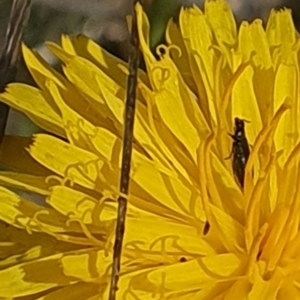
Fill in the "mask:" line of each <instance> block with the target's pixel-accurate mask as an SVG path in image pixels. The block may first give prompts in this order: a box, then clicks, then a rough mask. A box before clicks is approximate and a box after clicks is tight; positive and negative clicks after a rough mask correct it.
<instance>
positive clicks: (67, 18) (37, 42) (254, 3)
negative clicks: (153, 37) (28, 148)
mask: <svg viewBox="0 0 300 300" xmlns="http://www.w3.org/2000/svg"><path fill="white" fill-rule="evenodd" d="M141 2H143V5H144V7H145V8H146V9H147V12H148V14H149V18H150V20H151V22H152V23H153V24H154V26H153V31H155V30H157V31H158V32H159V31H161V32H163V27H164V24H165V23H166V20H167V19H169V18H170V17H171V16H172V15H175V14H176V13H177V12H178V9H179V7H180V6H181V5H186V6H189V5H192V4H193V3H195V4H197V5H199V6H200V7H202V5H203V0H194V1H193V0H143V1H141ZM131 3H132V1H131V0H85V1H83V0H32V9H31V14H30V18H29V21H28V23H27V26H26V28H25V34H24V41H25V43H26V44H27V45H28V46H30V47H32V48H34V49H35V50H37V51H38V52H39V53H40V54H41V55H42V56H43V57H44V58H45V59H46V60H47V61H48V62H49V63H50V64H52V65H55V63H56V61H55V59H54V57H53V56H51V54H50V53H49V52H48V51H47V49H46V47H45V46H44V42H45V41H47V40H51V41H55V42H59V39H60V36H61V34H62V33H64V34H72V35H77V34H79V33H82V34H85V35H86V36H88V37H90V38H92V39H94V40H96V41H97V42H98V43H99V44H101V45H102V46H103V47H104V48H106V49H107V50H108V51H110V52H111V53H113V54H114V55H116V56H118V57H120V58H122V59H124V60H126V59H127V55H128V32H127V25H126V16H127V15H128V14H129V13H130V10H131V7H130V6H131ZM228 3H229V4H230V5H231V7H232V9H233V11H234V13H235V16H236V19H237V21H238V22H240V21H241V20H248V21H252V20H254V19H255V18H262V19H264V20H266V19H267V17H268V14H269V11H270V9H271V8H272V7H283V6H286V7H289V8H292V10H293V17H294V21H295V25H296V27H297V28H298V29H299V28H300V0H264V1H262V0H228ZM11 4H12V0H0V53H1V49H2V48H1V47H2V45H3V39H4V35H5V31H6V25H7V21H8V18H9V12H10V8H11ZM160 34H161V33H160V32H159V33H158V36H159V35H160ZM156 43H157V41H156ZM16 81H21V82H26V83H32V84H33V82H32V81H31V79H30V76H29V74H28V73H27V72H26V68H25V66H24V63H23V64H22V61H21V63H20V66H19V72H18V75H17V78H16ZM35 131H38V128H35V127H34V126H33V125H32V124H31V123H30V122H29V121H28V120H27V119H26V118H25V117H24V116H22V115H21V114H18V113H15V112H12V113H11V114H10V118H9V122H8V125H7V133H8V134H17V135H30V134H31V133H32V132H35Z"/></svg>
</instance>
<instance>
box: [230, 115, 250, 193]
mask: <svg viewBox="0 0 300 300" xmlns="http://www.w3.org/2000/svg"><path fill="white" fill-rule="evenodd" d="M234 124H235V127H234V134H230V133H229V135H230V136H231V137H232V139H233V144H232V150H231V154H230V156H229V157H233V159H232V170H233V173H234V175H235V176H236V178H237V180H238V182H239V183H240V185H241V187H242V188H243V187H244V178H245V167H246V163H247V161H248V158H249V154H250V149H249V145H248V141H247V138H246V135H245V121H244V120H241V119H239V118H235V119H234Z"/></svg>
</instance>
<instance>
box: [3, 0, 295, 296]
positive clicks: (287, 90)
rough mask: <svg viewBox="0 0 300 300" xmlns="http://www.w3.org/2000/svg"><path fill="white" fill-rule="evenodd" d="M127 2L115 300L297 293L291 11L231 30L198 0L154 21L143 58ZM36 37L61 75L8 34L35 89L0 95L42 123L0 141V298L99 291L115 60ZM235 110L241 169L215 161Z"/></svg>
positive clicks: (104, 258)
mask: <svg viewBox="0 0 300 300" xmlns="http://www.w3.org/2000/svg"><path fill="white" fill-rule="evenodd" d="M136 10H137V14H138V26H139V37H140V43H141V51H142V54H143V57H144V60H145V65H146V71H145V72H144V71H143V70H140V71H139V78H138V103H137V110H136V122H135V132H134V138H135V139H134V145H133V158H132V171H131V188H130V195H129V196H128V201H129V209H128V214H127V221H126V232H125V240H124V249H123V253H122V265H121V277H120V281H119V291H118V294H117V295H118V299H179V300H180V299H185V300H186V299H189V300H191V299H197V300H198V299H204V300H218V299H220V300H221V299H225V300H227V299H228V300H229V299H249V300H257V299H260V300H264V299H265V300H271V299H277V300H283V299H298V298H299V288H300V277H299V274H300V267H299V261H300V254H299V247H300V246H299V245H300V232H299V220H300V209H299V205H300V201H299V198H300V185H299V182H300V173H299V167H298V166H299V158H300V144H299V128H300V126H299V118H298V117H297V116H298V110H299V91H298V88H297V87H298V85H299V62H298V57H299V53H300V52H299V45H300V44H299V36H298V33H297V32H296V31H295V29H294V25H293V22H292V19H291V14H290V11H289V10H287V9H282V10H273V11H271V13H270V16H269V19H268V22H267V25H266V28H264V27H263V25H262V21H261V20H256V21H254V22H253V23H251V24H249V23H247V22H243V23H242V24H241V25H240V28H239V29H237V25H236V23H235V21H234V17H233V15H232V12H231V10H230V8H229V6H228V5H227V4H226V3H225V2H224V1H222V0H215V1H212V0H210V1H206V2H205V7H204V12H202V11H201V10H200V9H198V8H197V7H192V8H187V9H182V10H181V12H180V16H179V24H175V23H174V22H173V21H170V22H169V24H168V27H167V31H166V41H167V45H166V46H160V47H159V48H158V50H157V53H156V54H157V55H155V56H154V55H153V54H152V53H151V51H150V49H149V24H148V20H147V18H146V16H145V14H144V13H143V11H142V8H141V6H140V5H137V7H136ZM48 47H49V49H50V50H51V51H52V52H53V53H54V54H55V55H56V56H57V57H58V58H59V59H60V60H61V61H62V65H63V72H64V76H63V75H61V74H59V73H57V72H56V71H55V70H53V69H52V68H51V67H50V66H48V65H47V64H46V63H45V62H44V61H43V60H42V59H41V58H40V57H39V56H38V54H36V53H34V52H32V51H30V50H29V49H28V48H26V46H23V54H24V58H25V61H26V64H27V66H28V69H29V71H30V72H31V74H32V76H33V78H34V80H35V81H36V83H37V85H38V88H33V87H31V86H27V85H22V84H11V85H9V86H8V88H7V90H6V92H5V93H4V94H2V95H1V101H3V102H5V103H7V104H9V105H10V106H12V107H14V108H16V109H18V110H20V111H22V112H24V113H25V114H26V115H28V116H29V117H30V118H31V119H32V120H33V121H34V122H35V123H36V124H37V125H39V126H40V127H41V128H43V129H44V130H45V131H46V132H49V134H48V133H45V134H37V135H35V136H34V138H33V142H32V143H31V142H30V141H28V140H27V139H21V138H16V137H14V138H13V137H7V138H6V139H5V141H4V144H3V146H2V155H1V162H2V163H5V165H7V166H10V168H12V169H13V170H14V172H11V173H8V172H5V173H3V172H2V173H1V176H0V182H1V184H2V186H3V187H2V188H1V189H0V193H1V201H0V219H1V220H2V221H3V224H2V223H1V226H2V227H1V229H0V230H1V242H0V249H1V252H0V253H1V256H2V257H3V258H4V260H2V262H1V263H0V269H1V270H0V297H2V298H16V297H23V296H28V297H30V299H60V298H61V299H99V298H100V299H107V295H108V289H109V286H108V285H109V277H110V272H111V270H110V265H111V263H112V242H113V235H114V225H115V220H116V206H117V204H116V199H117V197H118V177H119V173H120V160H121V155H120V152H121V141H122V130H123V113H124V96H125V89H126V76H127V68H126V65H125V64H124V63H123V62H122V61H120V60H118V59H116V58H115V57H112V56H111V55H109V54H108V53H107V52H105V51H104V50H103V49H101V48H99V47H98V46H97V45H96V44H94V43H93V42H92V41H90V40H88V39H87V38H85V37H83V36H79V37H76V38H70V37H67V36H63V37H62V42H61V46H58V45H56V44H53V43H48ZM235 118H238V119H239V120H241V121H243V120H245V121H243V122H244V125H245V138H246V140H247V141H248V144H249V149H250V155H249V157H247V158H248V160H247V164H246V166H245V169H243V171H244V178H243V180H242V181H241V180H240V178H237V176H236V175H237V174H236V173H235V172H233V169H232V163H233V162H232V160H233V159H234V157H232V155H231V157H230V159H226V158H227V157H229V156H230V153H231V150H232V145H233V143H234V142H235V141H233V140H232V138H231V137H230V136H228V133H230V134H233V133H234V131H233V130H234V120H235ZM235 145H236V144H235ZM238 146H239V145H238ZM24 147H25V148H27V149H28V153H27V152H26V151H25V150H24V151H23V152H18V154H17V155H16V152H17V151H16V150H15V149H24ZM233 150H234V151H235V154H236V153H237V152H236V151H237V148H234V149H233ZM239 159H244V157H241V156H239ZM243 168H244V167H243ZM6 187H13V188H17V189H19V190H25V191H27V192H30V193H33V194H38V195H40V196H42V197H41V198H42V199H43V198H45V203H44V204H41V205H38V204H35V203H32V202H30V201H28V200H26V199H24V197H22V196H18V195H16V194H14V193H13V192H12V191H9V190H8V189H7V188H6ZM5 224H6V225H5ZM5 226H6V227H5ZM7 226H8V227H7ZM5 228H6V229H5ZM2 233H4V234H2ZM26 299H27V298H26Z"/></svg>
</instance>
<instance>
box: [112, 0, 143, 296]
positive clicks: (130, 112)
mask: <svg viewBox="0 0 300 300" xmlns="http://www.w3.org/2000/svg"><path fill="white" fill-rule="evenodd" d="M137 3H138V0H134V1H133V7H132V24H131V38H130V42H131V51H130V54H129V59H128V68H129V75H128V80H127V91H126V105H125V121H124V135H123V147H122V149H123V154H122V168H121V177H120V196H119V198H118V216H117V225H116V234H115V243H114V249H113V264H112V277H111V282H110V291H109V300H115V299H116V293H117V290H118V280H119V273H120V262H121V255H122V245H123V238H124V231H125V220H126V210H127V199H126V198H125V197H124V195H126V196H127V195H128V191H129V183H130V178H129V175H130V167H131V154H132V142H133V126H134V116H135V102H136V87H137V73H138V67H139V37H138V28H137V16H136V11H135V5H136V4H137Z"/></svg>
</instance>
